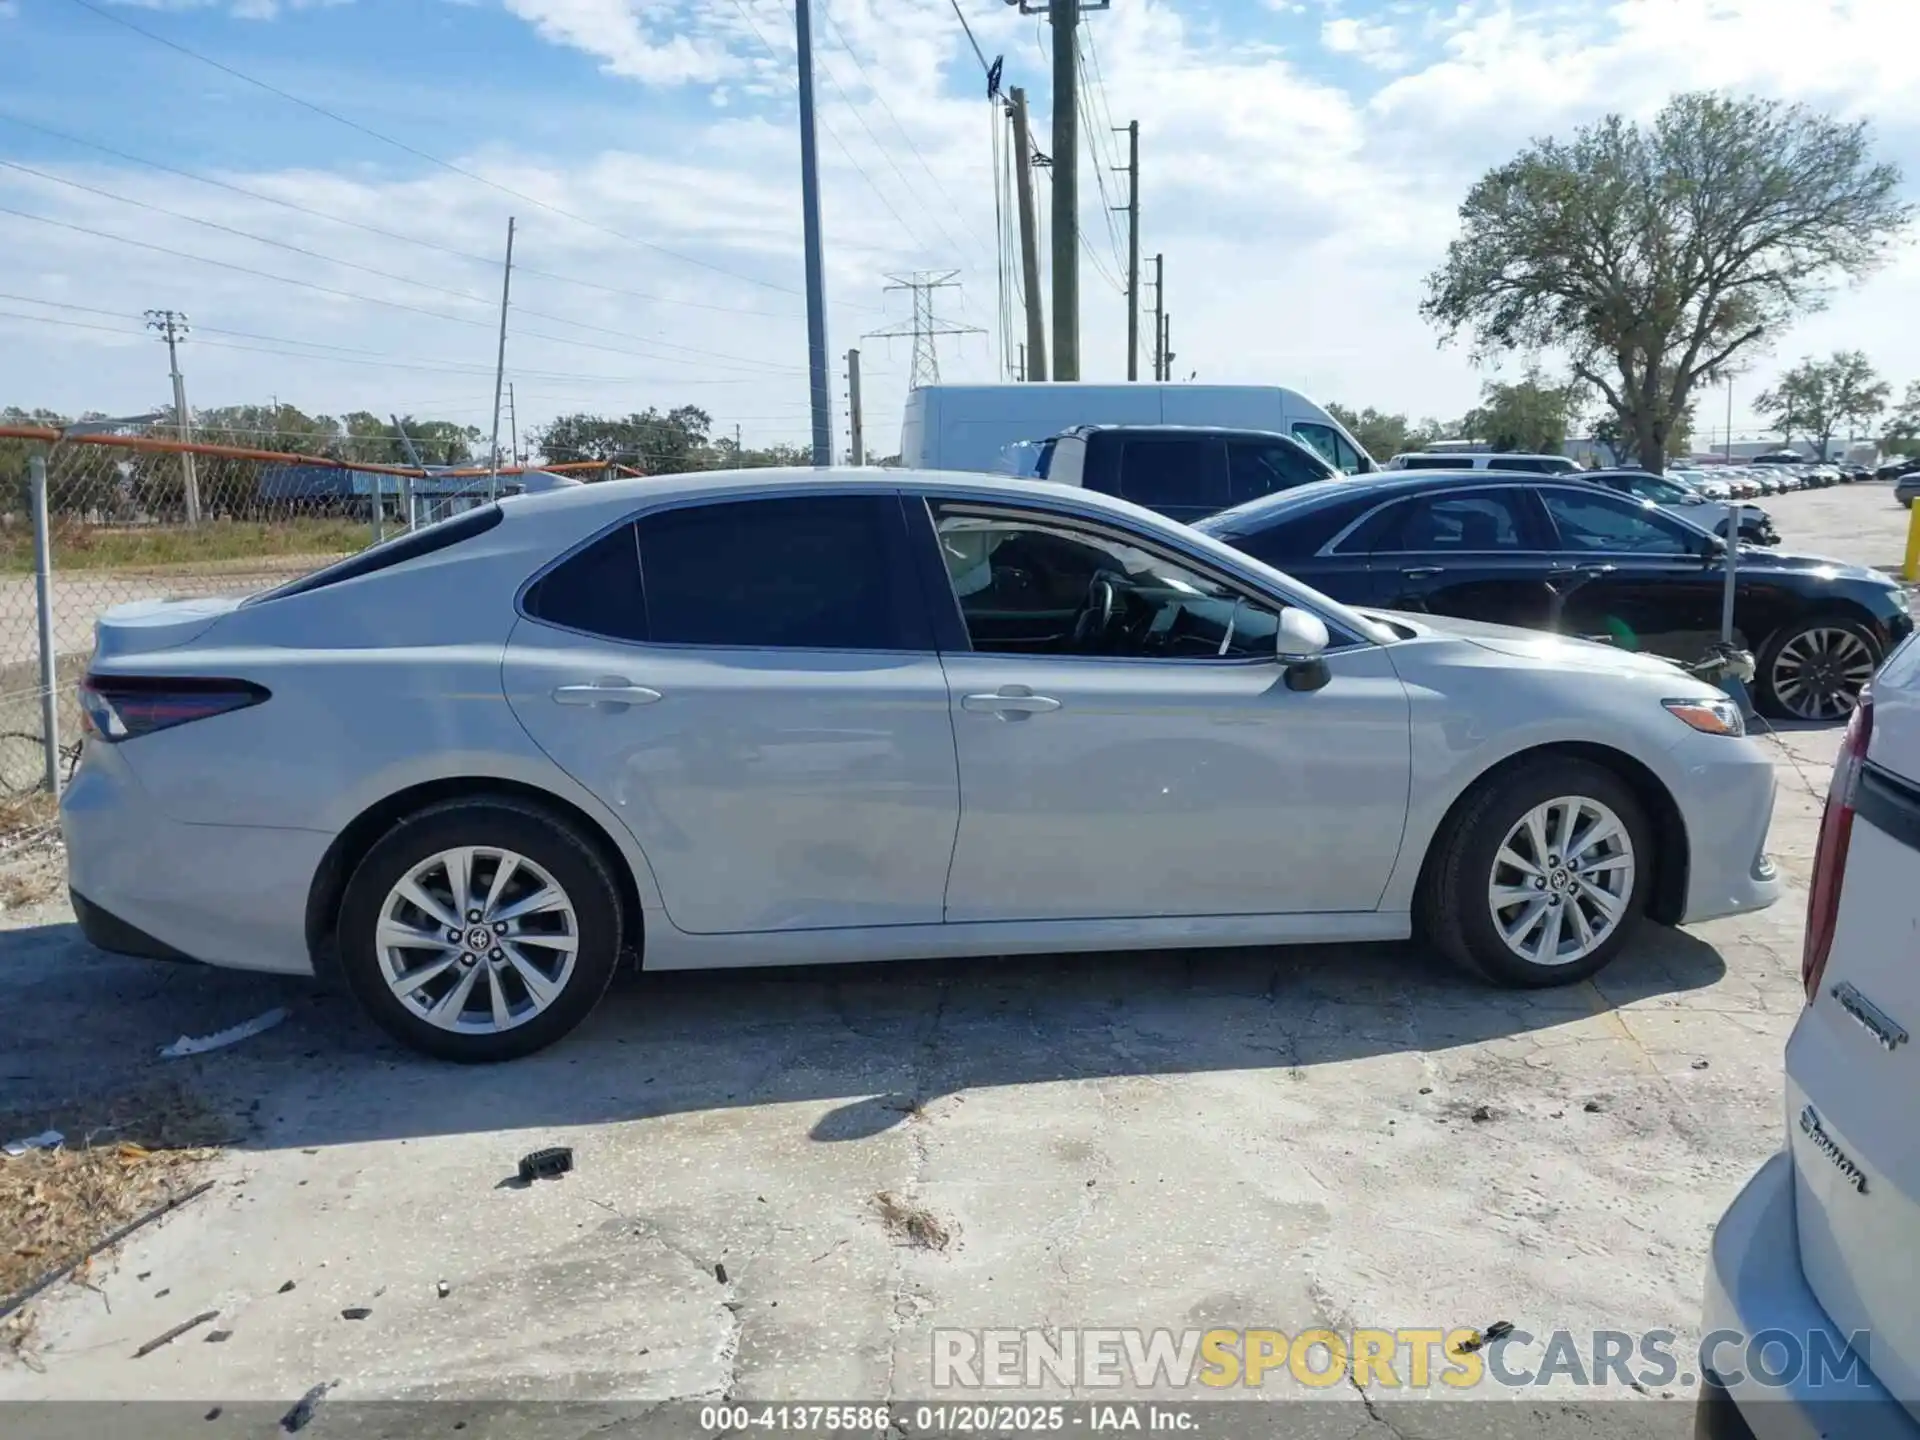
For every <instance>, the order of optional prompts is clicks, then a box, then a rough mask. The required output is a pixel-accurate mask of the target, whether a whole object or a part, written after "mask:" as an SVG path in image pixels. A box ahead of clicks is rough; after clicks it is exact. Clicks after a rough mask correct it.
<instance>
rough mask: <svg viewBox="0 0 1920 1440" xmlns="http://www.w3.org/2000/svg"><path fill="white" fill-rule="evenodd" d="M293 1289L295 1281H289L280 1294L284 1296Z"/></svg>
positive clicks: (281, 1288)
mask: <svg viewBox="0 0 1920 1440" xmlns="http://www.w3.org/2000/svg"><path fill="white" fill-rule="evenodd" d="M291 1289H293V1281H291V1280H289V1281H287V1282H286V1283H284V1284H283V1285H281V1287H280V1289H279V1292H278V1293H279V1294H282V1295H284V1294H286V1293H287V1292H288V1291H289V1290H291Z"/></svg>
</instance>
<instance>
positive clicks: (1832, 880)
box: [1800, 691, 1873, 1002]
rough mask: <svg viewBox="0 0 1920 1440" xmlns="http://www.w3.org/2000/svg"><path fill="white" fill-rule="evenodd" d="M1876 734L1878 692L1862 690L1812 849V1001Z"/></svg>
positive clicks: (1808, 945)
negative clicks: (1856, 802)
mask: <svg viewBox="0 0 1920 1440" xmlns="http://www.w3.org/2000/svg"><path fill="white" fill-rule="evenodd" d="M1872 738H1873V694H1872V692H1871V691H1866V692H1863V693H1862V694H1861V696H1860V703H1859V704H1858V705H1856V706H1854V709H1853V716H1852V718H1851V719H1849V720H1848V721H1847V733H1846V738H1844V739H1843V740H1842V741H1841V742H1840V754H1839V756H1838V757H1837V758H1836V759H1835V760H1834V762H1833V779H1832V781H1831V782H1830V783H1829V784H1828V786H1827V806H1826V809H1824V810H1823V811H1821V812H1820V839H1819V842H1818V843H1817V844H1816V845H1815V846H1814V850H1813V884H1812V885H1811V886H1810V887H1809V890H1808V894H1807V933H1806V938H1805V939H1804V941H1803V942H1802V943H1801V947H1800V983H1801V985H1802V986H1803V987H1805V989H1806V992H1807V1000H1808V1001H1809V1002H1811V1001H1812V1000H1813V998H1814V996H1815V995H1816V994H1818V993H1819V990H1820V977H1821V975H1823V974H1824V973H1825V972H1826V968H1827V953H1828V952H1829V951H1830V950H1832V949H1833V931H1834V927H1835V925H1837V924H1838V923H1839V920H1840V887H1841V885H1842V884H1844V883H1845V881H1846V878H1847V845H1848V842H1849V841H1851V840H1852V838H1853V801H1854V795H1855V793H1856V792H1857V791H1858V789H1859V785H1860V769H1861V767H1862V766H1863V765H1865V764H1866V761H1867V742H1868V741H1869V740H1870V739H1872Z"/></svg>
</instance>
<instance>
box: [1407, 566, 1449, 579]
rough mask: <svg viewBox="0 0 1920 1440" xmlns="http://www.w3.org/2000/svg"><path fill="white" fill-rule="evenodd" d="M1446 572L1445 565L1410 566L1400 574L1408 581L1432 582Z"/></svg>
mask: <svg viewBox="0 0 1920 1440" xmlns="http://www.w3.org/2000/svg"><path fill="white" fill-rule="evenodd" d="M1446 572H1447V567H1446V566H1444V565H1409V566H1408V567H1407V568H1406V569H1404V570H1402V571H1401V572H1400V574H1401V575H1402V576H1403V577H1405V578H1406V579H1408V580H1431V579H1432V578H1433V577H1434V576H1436V575H1444V574H1446Z"/></svg>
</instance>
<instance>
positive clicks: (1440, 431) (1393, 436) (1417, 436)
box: [1327, 404, 1449, 460]
mask: <svg viewBox="0 0 1920 1440" xmlns="http://www.w3.org/2000/svg"><path fill="white" fill-rule="evenodd" d="M1327 413H1328V414H1329V415H1331V416H1333V418H1334V419H1336V420H1338V421H1339V422H1340V424H1341V425H1342V426H1343V427H1345V429H1346V432H1347V433H1348V434H1349V435H1351V436H1353V438H1354V439H1356V440H1358V441H1359V442H1360V446H1361V448H1362V449H1364V450H1365V451H1366V452H1367V453H1368V454H1369V455H1371V456H1373V458H1374V459H1376V460H1390V459H1392V458H1393V457H1394V456H1395V455H1398V454H1401V453H1402V452H1404V451H1407V450H1422V449H1425V448H1426V447H1427V446H1428V445H1430V444H1432V443H1433V442H1434V441H1435V440H1438V439H1441V438H1442V437H1443V436H1444V435H1446V433H1447V431H1448V429H1449V427H1447V426H1445V425H1442V424H1441V423H1440V422H1439V421H1438V420H1431V419H1429V420H1419V421H1414V420H1409V419H1408V418H1407V417H1406V416H1405V415H1395V414H1390V413H1388V412H1387V411H1384V410H1376V409H1374V408H1373V407H1372V406H1371V405H1369V406H1368V407H1367V408H1366V409H1364V410H1350V409H1348V408H1347V407H1346V406H1345V405H1339V404H1334V405H1329V406H1327Z"/></svg>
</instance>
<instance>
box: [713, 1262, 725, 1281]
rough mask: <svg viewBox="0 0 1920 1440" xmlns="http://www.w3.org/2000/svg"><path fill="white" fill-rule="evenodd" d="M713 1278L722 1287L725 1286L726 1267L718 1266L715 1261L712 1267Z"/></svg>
mask: <svg viewBox="0 0 1920 1440" xmlns="http://www.w3.org/2000/svg"><path fill="white" fill-rule="evenodd" d="M713 1278H714V1279H716V1280H718V1281H719V1282H720V1283H721V1284H722V1285H724V1284H726V1283H727V1267H726V1266H724V1265H722V1264H720V1263H719V1262H718V1261H715V1262H714V1266H713Z"/></svg>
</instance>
